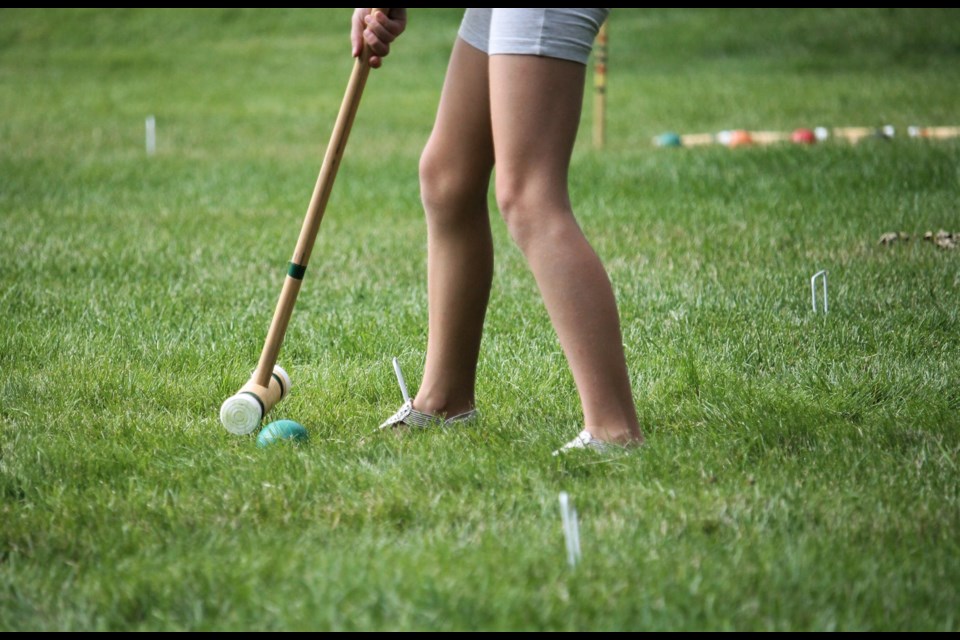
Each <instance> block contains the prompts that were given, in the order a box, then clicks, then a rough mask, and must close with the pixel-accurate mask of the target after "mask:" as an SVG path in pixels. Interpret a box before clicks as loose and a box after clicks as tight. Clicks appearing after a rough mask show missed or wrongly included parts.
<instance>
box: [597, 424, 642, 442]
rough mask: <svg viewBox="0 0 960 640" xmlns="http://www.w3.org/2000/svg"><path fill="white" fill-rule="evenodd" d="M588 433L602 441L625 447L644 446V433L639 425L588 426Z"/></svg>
mask: <svg viewBox="0 0 960 640" xmlns="http://www.w3.org/2000/svg"><path fill="white" fill-rule="evenodd" d="M585 429H586V430H587V432H588V433H589V434H590V435H591V436H593V437H594V438H596V439H597V440H600V441H601V442H609V443H610V444H616V445H620V446H623V447H631V446H639V445H641V444H643V441H644V437H643V432H642V431H641V430H640V427H639V426H638V425H600V426H587V427H585Z"/></svg>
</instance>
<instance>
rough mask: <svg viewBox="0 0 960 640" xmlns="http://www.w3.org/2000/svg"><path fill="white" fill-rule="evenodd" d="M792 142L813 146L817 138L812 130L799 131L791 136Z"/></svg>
mask: <svg viewBox="0 0 960 640" xmlns="http://www.w3.org/2000/svg"><path fill="white" fill-rule="evenodd" d="M790 140H792V141H793V142H795V143H797V144H813V143H815V142H816V141H817V136H816V134H815V133H814V132H813V131H812V130H810V129H797V130H796V131H794V132H793V135H792V136H790Z"/></svg>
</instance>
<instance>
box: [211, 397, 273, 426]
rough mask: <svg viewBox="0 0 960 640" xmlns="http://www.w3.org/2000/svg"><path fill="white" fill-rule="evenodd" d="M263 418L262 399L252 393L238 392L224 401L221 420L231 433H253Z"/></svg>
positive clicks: (221, 407) (221, 408)
mask: <svg viewBox="0 0 960 640" xmlns="http://www.w3.org/2000/svg"><path fill="white" fill-rule="evenodd" d="M261 420H263V408H262V405H261V404H260V401H259V400H257V398H256V397H254V396H253V394H251V393H238V394H237V395H235V396H230V397H229V398H227V399H226V400H224V401H223V404H222V405H221V406H220V422H221V423H223V426H224V428H226V430H227V431H229V432H230V433H233V434H235V435H238V436H242V435H246V434H248V433H253V432H254V431H255V430H256V428H257V427H258V426H259V425H260V421H261Z"/></svg>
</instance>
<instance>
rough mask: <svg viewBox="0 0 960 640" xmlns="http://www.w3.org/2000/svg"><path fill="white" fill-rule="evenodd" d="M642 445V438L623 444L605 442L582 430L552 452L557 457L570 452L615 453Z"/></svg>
mask: <svg viewBox="0 0 960 640" xmlns="http://www.w3.org/2000/svg"><path fill="white" fill-rule="evenodd" d="M641 444H643V437H642V436H641V438H640V439H639V440H631V441H629V442H625V443H622V444H621V443H619V442H617V443H614V442H606V441H604V440H599V439H597V438H596V437H595V436H594V435H593V434H591V433H590V432H589V431H587V430H586V429H584V430H583V431H581V432H580V433H579V434H577V437H576V438H574V439H573V440H571V441H570V442H568V443H567V444H565V445H563V446H562V447H560V448H559V449H557V450H556V451H554V452H553V455H555V456H559V455H561V454H564V453H569V452H571V451H583V450H586V451H594V452H596V453H605V454H608V453H617V452H621V451H625V450H626V449H628V448H632V447H638V446H640V445H641Z"/></svg>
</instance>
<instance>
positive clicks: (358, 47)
mask: <svg viewBox="0 0 960 640" xmlns="http://www.w3.org/2000/svg"><path fill="white" fill-rule="evenodd" d="M369 11H370V10H369V9H356V10H355V11H354V12H353V18H352V19H351V20H350V45H351V49H352V51H353V57H354V58H356V57H357V56H359V55H360V53H361V52H362V51H363V30H364V29H365V28H366V22H365V21H364V18H365V17H366V15H367V13H368V12H369Z"/></svg>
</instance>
